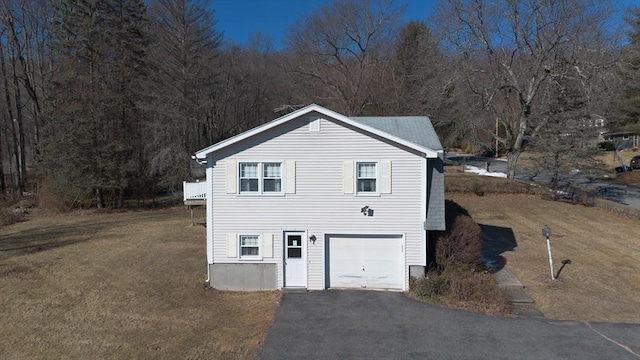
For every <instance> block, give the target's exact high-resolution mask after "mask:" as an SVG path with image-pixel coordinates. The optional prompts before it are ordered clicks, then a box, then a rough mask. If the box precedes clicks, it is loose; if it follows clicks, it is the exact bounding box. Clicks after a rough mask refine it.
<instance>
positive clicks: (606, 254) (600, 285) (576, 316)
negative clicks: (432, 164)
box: [447, 194, 640, 323]
mask: <svg viewBox="0 0 640 360" xmlns="http://www.w3.org/2000/svg"><path fill="white" fill-rule="evenodd" d="M447 197H448V198H450V199H452V200H454V201H455V202H457V203H458V204H460V205H461V206H463V207H464V208H466V209H467V210H468V211H469V213H470V214H471V216H472V217H473V218H474V220H476V221H477V222H478V223H480V224H486V225H493V226H499V227H505V228H510V229H512V230H513V233H514V234H515V238H516V242H517V248H516V250H515V251H513V252H508V253H504V254H502V255H503V256H504V257H505V258H506V260H507V267H508V268H509V269H510V270H511V271H512V272H513V273H514V274H515V275H516V276H517V277H518V278H519V279H520V281H521V282H522V283H523V284H524V286H525V290H526V292H527V293H528V294H529V295H530V296H531V297H532V298H533V299H534V300H535V302H536V306H537V308H538V309H539V310H540V311H542V313H544V315H545V316H546V317H547V318H551V319H564V320H576V321H606V322H630V323H640V237H639V236H638V234H639V230H638V229H639V226H640V222H638V221H637V220H633V219H629V218H625V217H621V216H618V215H616V214H613V213H610V212H607V211H605V210H601V209H598V208H595V207H584V206H580V205H573V204H569V203H563V202H553V201H546V200H542V199H541V198H540V197H538V196H532V195H487V196H483V197H479V196H475V195H468V194H447ZM545 224H547V225H549V226H550V227H551V230H552V238H551V241H552V251H553V257H554V269H555V271H556V272H557V271H558V269H559V268H560V266H561V261H562V260H563V259H570V260H571V261H572V263H571V264H569V265H566V267H565V268H564V269H563V270H562V272H561V273H560V276H559V279H558V280H556V281H551V280H550V277H551V275H550V271H549V262H548V257H547V250H546V242H545V240H544V238H543V237H542V234H541V228H542V226H543V225H545Z"/></svg>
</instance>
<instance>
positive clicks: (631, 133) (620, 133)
mask: <svg viewBox="0 0 640 360" xmlns="http://www.w3.org/2000/svg"><path fill="white" fill-rule="evenodd" d="M625 135H640V134H638V132H637V131H612V132H607V133H604V134H602V136H625Z"/></svg>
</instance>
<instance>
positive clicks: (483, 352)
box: [257, 290, 640, 360]
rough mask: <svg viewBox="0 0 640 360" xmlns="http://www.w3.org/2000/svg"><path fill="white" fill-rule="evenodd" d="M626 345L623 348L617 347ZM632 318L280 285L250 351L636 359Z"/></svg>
mask: <svg viewBox="0 0 640 360" xmlns="http://www.w3.org/2000/svg"><path fill="white" fill-rule="evenodd" d="M625 347H626V349H625ZM638 354H640V325H632V324H602V323H577V322H563V321H550V320H544V319H542V320H541V319H527V318H501V317H491V316H484V315H479V314H474V313H470V312H465V311H456V310H450V309H445V308H440V307H437V306H433V305H430V304H425V303H422V302H418V301H415V300H412V299H409V298H407V297H405V296H404V295H403V294H401V293H395V292H377V291H357V290H356V291H346V290H345V291H340V290H328V291H317V292H308V293H288V292H285V293H284V294H283V297H282V303H281V304H280V307H279V308H278V311H277V314H276V320H275V323H274V324H273V326H272V327H271V329H270V330H269V332H268V334H267V338H266V341H265V343H264V344H263V346H262V347H261V348H260V350H259V351H258V356H257V357H258V359H278V360H286V359H442V360H446V359H491V360H496V359H535V360H539V359H580V360H589V359H597V360H602V359H622V360H624V359H633V360H638V359H640V355H638Z"/></svg>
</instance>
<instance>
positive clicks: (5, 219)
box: [0, 209, 25, 227]
mask: <svg viewBox="0 0 640 360" xmlns="http://www.w3.org/2000/svg"><path fill="white" fill-rule="evenodd" d="M24 214H25V213H24V212H23V211H21V210H20V209H13V210H12V209H0V227H3V226H7V225H11V224H15V223H17V222H20V221H22V219H23V218H24Z"/></svg>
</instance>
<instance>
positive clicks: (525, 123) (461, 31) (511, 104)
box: [435, 0, 616, 178]
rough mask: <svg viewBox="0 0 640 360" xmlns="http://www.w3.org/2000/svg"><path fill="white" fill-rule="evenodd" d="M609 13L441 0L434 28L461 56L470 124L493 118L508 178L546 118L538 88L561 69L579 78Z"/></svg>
mask: <svg viewBox="0 0 640 360" xmlns="http://www.w3.org/2000/svg"><path fill="white" fill-rule="evenodd" d="M609 14H610V12H609V11H608V8H607V6H606V2H605V1H598V0H593V1H592V0H497V1H488V0H445V1H444V2H443V3H441V4H440V7H439V9H438V15H437V16H438V19H439V22H438V27H437V28H435V30H439V31H441V34H442V35H443V38H444V39H445V46H447V47H448V48H450V49H455V50H456V51H457V53H458V54H459V55H458V56H459V57H460V58H461V59H462V60H463V64H464V66H465V71H466V79H465V82H466V85H467V86H468V88H469V89H470V91H471V94H472V99H473V100H474V108H475V109H476V113H475V115H476V116H475V119H476V120H477V121H478V122H477V123H476V124H474V125H483V124H484V123H485V122H486V121H497V122H499V124H500V129H502V130H503V132H502V133H500V134H496V133H494V134H493V136H494V137H496V138H497V139H498V140H499V141H500V143H501V144H502V145H503V147H504V149H505V151H506V153H507V159H508V176H509V177H510V178H513V177H514V176H515V166H516V163H517V161H518V158H519V156H520V154H521V153H522V152H523V151H525V150H526V149H527V146H528V144H529V142H530V141H531V140H532V139H533V138H535V137H537V136H538V135H539V134H540V130H541V128H542V127H543V126H545V124H546V123H547V122H548V121H549V117H548V116H546V115H545V112H546V111H547V109H546V108H545V105H546V104H545V101H546V100H545V99H544V98H543V97H542V96H540V94H541V89H543V88H544V87H545V86H548V85H549V84H550V83H554V82H555V81H556V80H557V79H558V78H559V77H561V76H563V73H564V72H566V71H571V72H574V73H575V74H577V76H579V77H581V78H582V79H583V82H586V81H587V80H588V79H589V78H590V77H589V76H588V75H586V76H585V74H586V72H587V71H598V70H599V69H600V68H601V67H602V66H606V65H607V64H603V63H600V61H601V60H603V59H605V57H603V56H601V54H602V53H603V52H606V50H607V46H615V44H616V43H615V41H611V39H609V38H608V34H610V33H609V32H607V31H606V25H607V24H606V21H607V20H608V19H609V17H608V16H609Z"/></svg>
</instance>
